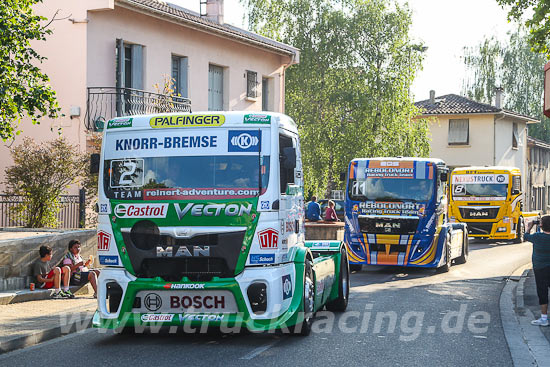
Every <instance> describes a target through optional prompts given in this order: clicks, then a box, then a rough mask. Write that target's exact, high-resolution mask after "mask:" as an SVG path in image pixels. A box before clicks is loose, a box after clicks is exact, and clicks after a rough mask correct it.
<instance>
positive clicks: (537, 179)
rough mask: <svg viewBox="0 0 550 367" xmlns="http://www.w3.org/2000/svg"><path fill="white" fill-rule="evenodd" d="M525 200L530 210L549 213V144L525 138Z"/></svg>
mask: <svg viewBox="0 0 550 367" xmlns="http://www.w3.org/2000/svg"><path fill="white" fill-rule="evenodd" d="M527 160H528V167H529V169H528V172H527V188H526V190H525V194H526V198H528V200H529V206H530V208H531V210H537V211H540V212H543V213H548V212H550V166H549V163H550V144H548V143H546V142H544V141H542V140H539V139H535V138H532V137H530V136H529V137H527Z"/></svg>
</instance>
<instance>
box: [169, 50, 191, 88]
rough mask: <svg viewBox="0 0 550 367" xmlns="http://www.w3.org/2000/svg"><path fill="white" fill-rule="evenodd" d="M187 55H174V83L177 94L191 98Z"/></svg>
mask: <svg viewBox="0 0 550 367" xmlns="http://www.w3.org/2000/svg"><path fill="white" fill-rule="evenodd" d="M187 62H188V59H187V57H183V56H176V55H172V83H173V86H174V94H175V95H176V96H180V97H184V98H189V92H188V84H187V83H188V82H187Z"/></svg>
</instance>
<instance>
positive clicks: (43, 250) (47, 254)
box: [32, 246, 74, 298]
mask: <svg viewBox="0 0 550 367" xmlns="http://www.w3.org/2000/svg"><path fill="white" fill-rule="evenodd" d="M38 252H39V254H40V259H38V260H36V262H35V263H34V264H33V267H32V269H33V273H34V275H35V276H36V282H37V285H38V288H42V289H50V288H53V287H55V288H54V289H55V290H54V292H53V293H52V298H74V295H73V294H72V293H71V291H70V290H69V277H70V275H71V269H70V268H69V267H68V266H63V267H62V268H59V267H57V266H53V265H51V264H50V261H52V255H53V251H52V248H51V247H50V246H40V249H39V250H38ZM61 277H63V290H61Z"/></svg>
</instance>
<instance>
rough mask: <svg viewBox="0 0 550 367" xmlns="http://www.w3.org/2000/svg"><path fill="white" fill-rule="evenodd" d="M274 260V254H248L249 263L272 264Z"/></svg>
mask: <svg viewBox="0 0 550 367" xmlns="http://www.w3.org/2000/svg"><path fill="white" fill-rule="evenodd" d="M274 262H275V254H265V255H262V254H250V264H254V265H259V264H273V263H274Z"/></svg>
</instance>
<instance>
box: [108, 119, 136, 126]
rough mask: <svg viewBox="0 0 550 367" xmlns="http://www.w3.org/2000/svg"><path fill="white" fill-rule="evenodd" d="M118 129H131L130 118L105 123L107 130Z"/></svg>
mask: <svg viewBox="0 0 550 367" xmlns="http://www.w3.org/2000/svg"><path fill="white" fill-rule="evenodd" d="M119 127H132V118H131V117H130V118H124V119H114V120H110V121H109V122H108V123H107V129H117V128H119Z"/></svg>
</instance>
